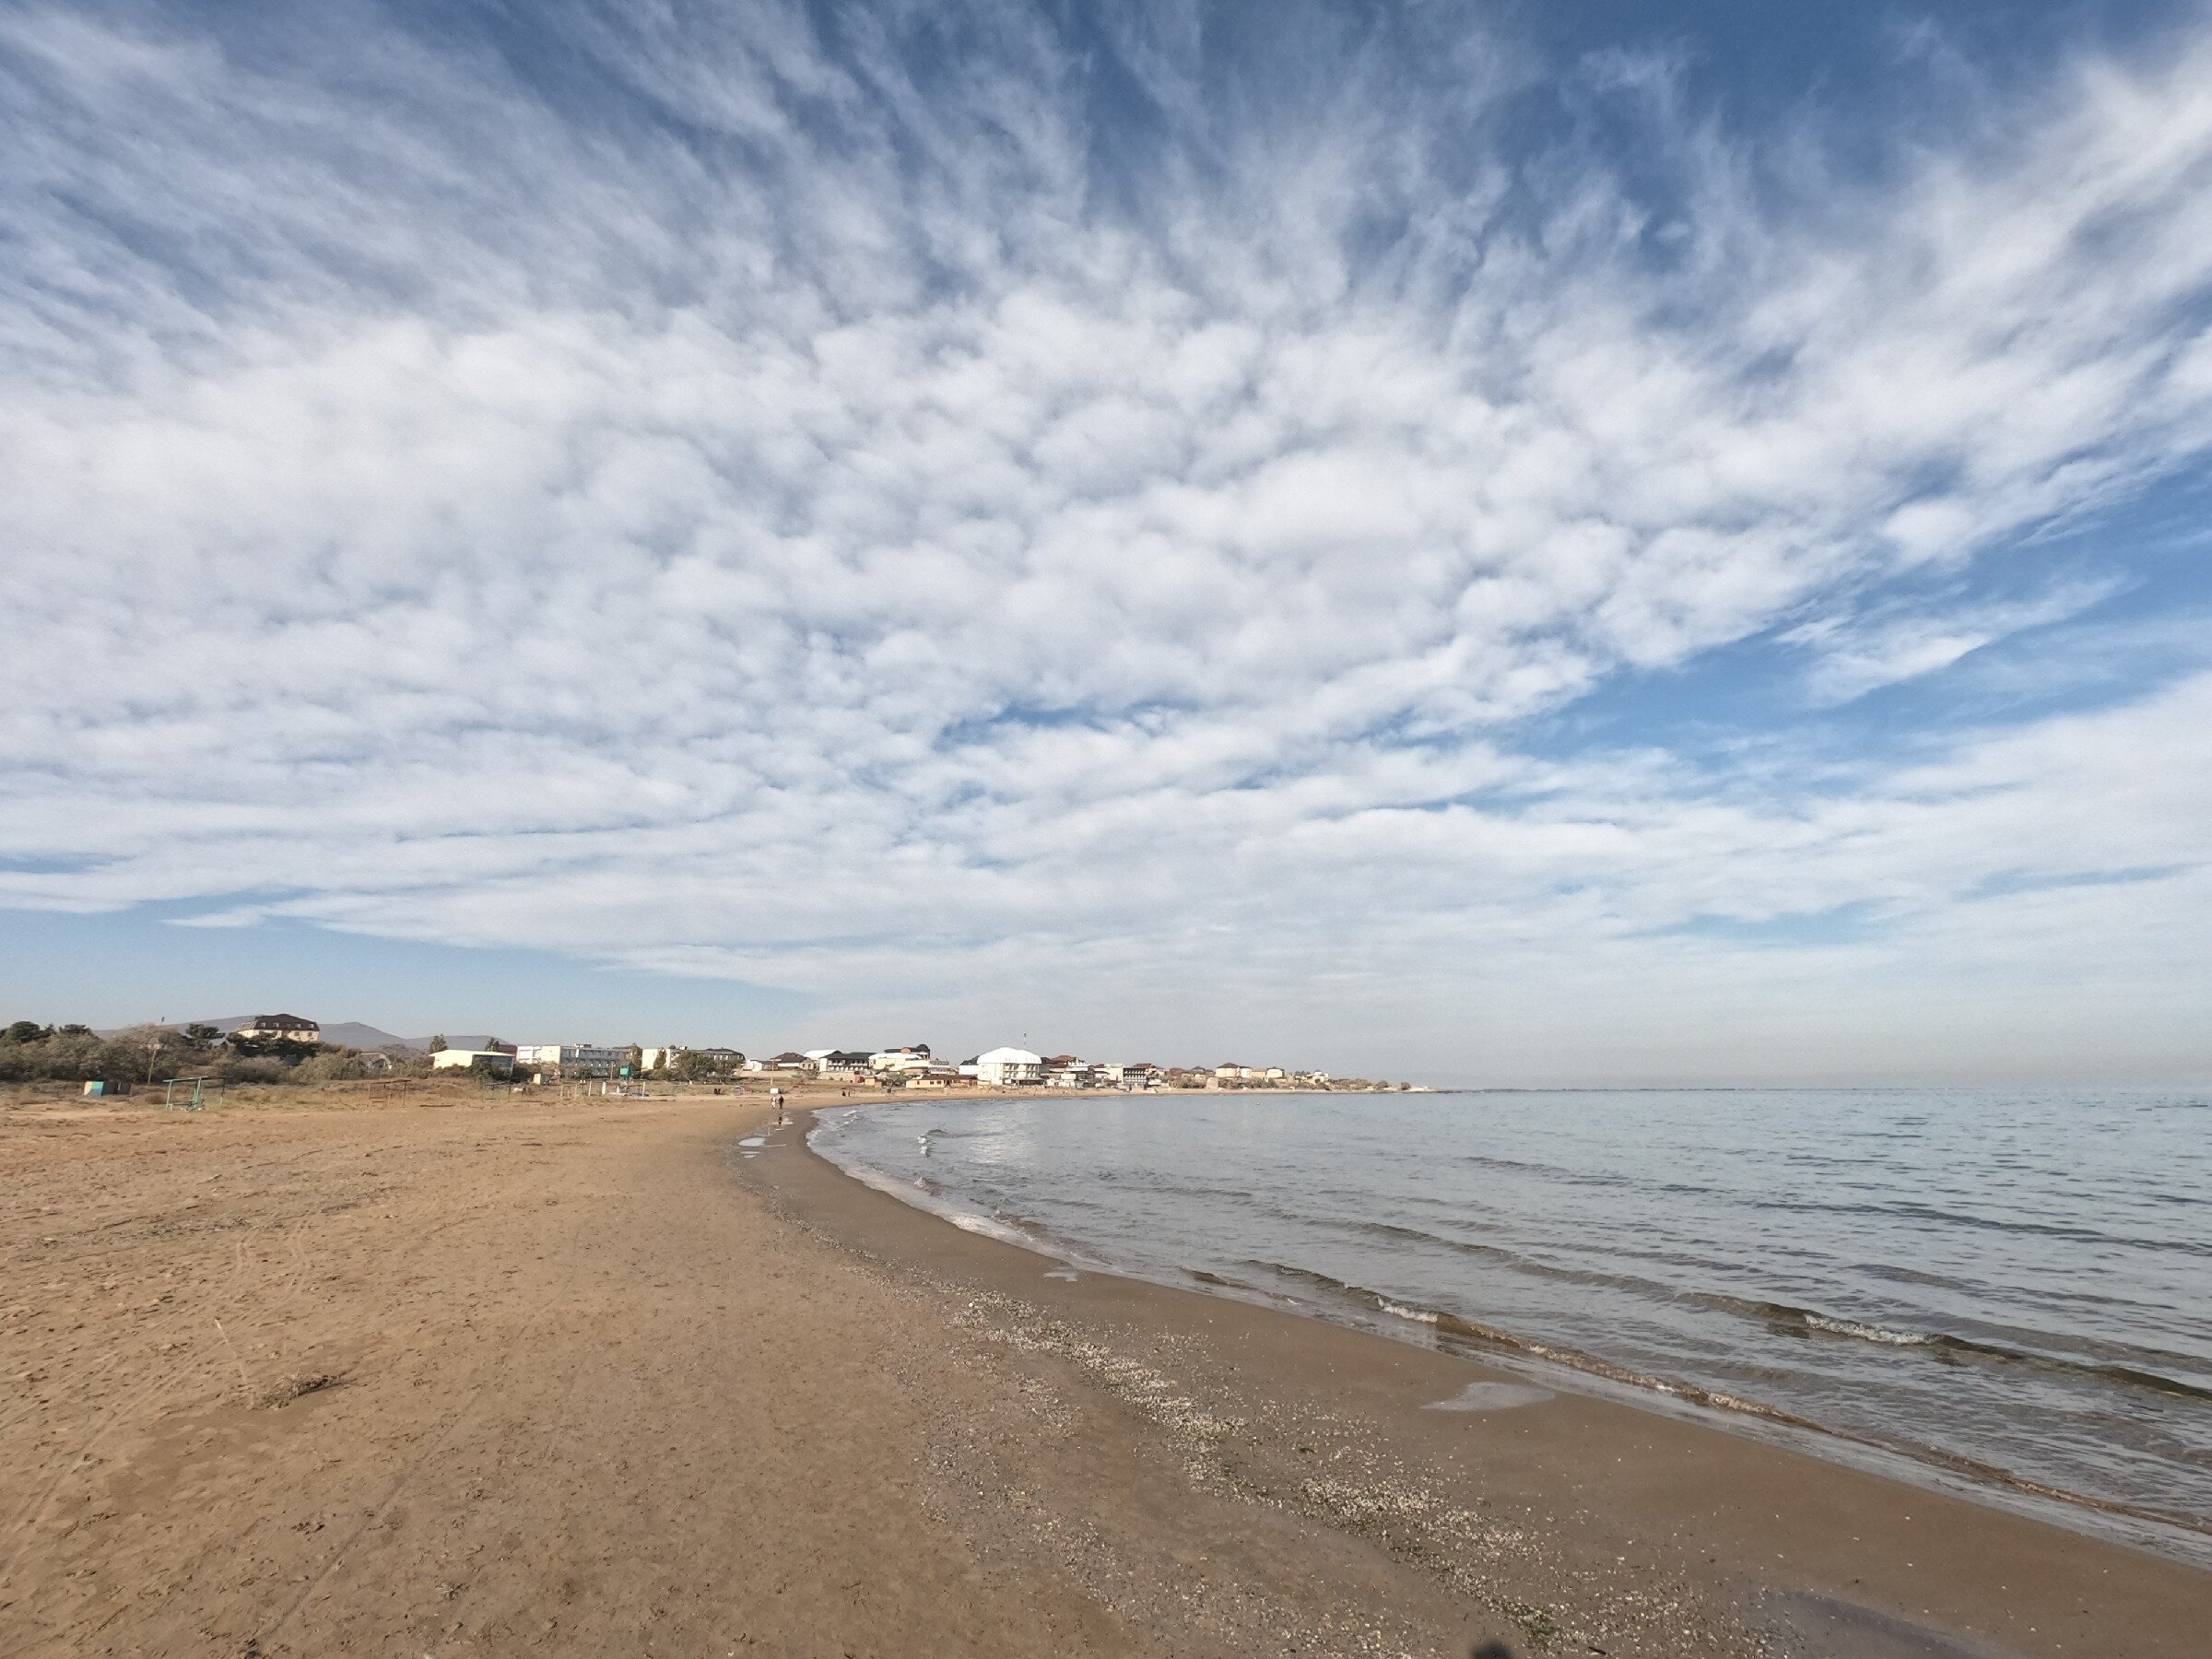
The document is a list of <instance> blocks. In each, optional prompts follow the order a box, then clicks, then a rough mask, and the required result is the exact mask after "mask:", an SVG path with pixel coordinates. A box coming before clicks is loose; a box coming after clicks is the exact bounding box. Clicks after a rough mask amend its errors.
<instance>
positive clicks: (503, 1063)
mask: <svg viewBox="0 0 2212 1659" xmlns="http://www.w3.org/2000/svg"><path fill="white" fill-rule="evenodd" d="M430 1069H431V1070H432V1071H488V1072H497V1073H498V1074H499V1075H500V1077H505V1076H507V1075H508V1074H509V1073H510V1072H512V1070H513V1069H514V1056H513V1055H512V1054H511V1053H508V1052H507V1051H506V1050H505V1049H503V1048H497V1049H456V1048H449V1049H440V1050H439V1051H438V1052H437V1053H434V1054H432V1055H431V1056H430Z"/></svg>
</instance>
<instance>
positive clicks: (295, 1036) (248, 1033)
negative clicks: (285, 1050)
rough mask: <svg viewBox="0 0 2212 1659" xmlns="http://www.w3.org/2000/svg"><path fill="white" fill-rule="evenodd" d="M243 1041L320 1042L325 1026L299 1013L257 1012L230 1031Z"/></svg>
mask: <svg viewBox="0 0 2212 1659" xmlns="http://www.w3.org/2000/svg"><path fill="white" fill-rule="evenodd" d="M230 1035H231V1036H233V1037H235V1038H237V1039H238V1040H239V1041H241V1042H300V1043H314V1044H319V1043H321V1042H322V1041H323V1028H322V1027H321V1026H319V1025H317V1024H316V1023H315V1022H314V1021H313V1020H312V1019H302V1018H300V1016H299V1015H297V1014H256V1015H254V1016H253V1018H251V1019H249V1020H247V1021H246V1023H245V1024H244V1025H242V1026H240V1027H239V1028H238V1030H235V1031H233V1032H231V1033H230Z"/></svg>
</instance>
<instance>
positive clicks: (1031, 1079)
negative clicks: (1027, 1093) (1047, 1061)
mask: <svg viewBox="0 0 2212 1659" xmlns="http://www.w3.org/2000/svg"><path fill="white" fill-rule="evenodd" d="M974 1065H975V1078H976V1081H977V1082H979V1083H994V1084H1007V1083H1041V1082H1043V1081H1044V1056H1043V1055H1042V1054H1032V1053H1030V1051H1029V1050H1028V1049H1018V1048H994V1049H987V1050H985V1051H984V1052H983V1053H980V1054H978V1055H977V1056H976V1057H975V1061H974Z"/></svg>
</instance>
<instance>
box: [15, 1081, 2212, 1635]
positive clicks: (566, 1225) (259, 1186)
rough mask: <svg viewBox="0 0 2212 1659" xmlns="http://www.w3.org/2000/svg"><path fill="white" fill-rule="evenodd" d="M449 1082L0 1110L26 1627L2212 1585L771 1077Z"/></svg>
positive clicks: (1358, 1622)
mask: <svg viewBox="0 0 2212 1659" xmlns="http://www.w3.org/2000/svg"><path fill="white" fill-rule="evenodd" d="M445 1099H446V1100H449V1101H453V1103H450V1104H441V1105H439V1106H438V1107H436V1108H435V1109H426V1108H424V1107H421V1106H418V1105H416V1104H414V1103H411V1102H408V1101H405V1100H393V1101H388V1102H386V1103H384V1104H382V1105H379V1106H377V1107H374V1108H347V1109H333V1108H318V1109H286V1110H278V1109H266V1110H264V1109H240V1110H229V1111H224V1112H209V1113H206V1114H204V1115H201V1116H197V1117H194V1116H187V1115H185V1114H181V1113H176V1114H165V1113H160V1112H147V1111H144V1110H136V1109H130V1108H123V1109H110V1110H106V1111H93V1112H53V1111H32V1112H0V1180H4V1181H5V1182H6V1187H5V1190H6V1193H7V1194H8V1202H7V1204H6V1206H5V1208H4V1209H0V1246H4V1247H5V1250H6V1261H7V1262H8V1263H9V1265H10V1272H9V1277H8V1282H7V1285H6V1290H5V1292H4V1293H0V1380H5V1382H6V1388H5V1390H4V1391H0V1529H5V1530H0V1652H5V1653H11V1654H39V1655H46V1654H53V1655H60V1654H79V1653H88V1654H89V1653H114V1654H142V1653H164V1654H167V1653H181V1654H182V1653H209V1654H227V1655H233V1656H236V1655H248V1654H251V1655H273V1654H278V1653H297V1654H322V1653H391V1654H406V1655H408V1656H409V1659H416V1656H417V1655H421V1654H425V1653H433V1654H439V1655H444V1654H457V1653H524V1652H530V1653H669V1654H692V1653H697V1654H710V1653H712V1654H730V1653H792V1654H823V1655H841V1654H854V1655H860V1654H871V1655H872V1654H883V1655H890V1654H894V1653H896V1654H915V1653H982V1654H997V1653H1005V1654H1016V1653H1021V1654H1032V1653H1076V1654H1088V1653H1101V1654H1103V1653H1141V1654H1154V1653H1157V1654H1163V1655H1164V1654H1261V1653H1266V1654H1279V1653H1377V1654H1399V1653H1404V1654H1419V1655H1430V1654H1454V1655H1461V1656H1464V1655H1465V1654H1467V1653H1469V1652H1470V1651H1471V1650H1472V1649H1474V1648H1475V1647H1476V1646H1477V1645H1478V1644H1481V1643H1488V1642H1497V1643H1502V1644H1504V1645H1505V1647H1506V1650H1507V1651H1510V1652H1512V1653H1515V1654H1520V1655H1529V1654H1535V1653H1592V1652H1595V1653H1606V1654H1610V1655H1631V1654H1641V1655H1677V1654H1709V1653H1710V1654H1739V1653H1740V1654H1747V1655H1748V1654H1753V1653H1762V1652H1764V1653H1801V1654H1860V1655H1868V1656H1885V1655H1890V1654H1939V1653H1996V1654H2006V1653H2012V1654H2019V1655H2023V1656H2024V1655H2030V1654H2043V1653H2085V1654H2086V1653H2097V1654H2107V1655H2131V1656H2132V1655H2160V1654H2174V1655H2180V1654H2183V1653H2190V1654H2194V1653H2200V1652H2202V1651H2203V1644H2202V1632H2203V1631H2204V1630H2206V1628H2212V1576H2207V1575H2205V1574H2202V1573H2198V1572H2195V1571H2192V1570H2190V1569H2187V1568H2183V1567H2180V1566H2175V1565H2171V1564H2169V1563H2166V1562H2163V1561H2160V1560H2157V1559H2152V1558H2150V1557H2147V1556H2143V1555H2138V1554H2136V1553H2134V1552H2132V1551H2129V1550H2126V1549H2124V1548H2121V1547H2115V1546H2111V1545H2106V1544H2101V1543H2099V1542H2095V1541H2092V1540H2088V1539H2086V1538H2081V1537H2077V1536H2075V1535H2071V1534H2067V1533H2064V1532H2059V1531H2055V1530H2053V1529H2050V1528H2047V1527H2043V1526H2041V1525H2038V1524H2034V1523H2032V1522H2029V1521H2025V1520H2021V1519H2018V1518H2016V1517H2013V1516H2009V1515H2006V1514H2003V1513H1999V1512H1994V1511H1989V1510H1985V1509H1982V1508H1979V1507H1977V1506H1974V1505H1971V1504H1967V1503H1963V1502H1959V1501H1957V1500H1950V1499H1946V1498H1942V1497H1939V1496H1935V1495H1933V1494H1929V1493H1926V1492H1923V1491H1918V1490H1915V1489H1913V1488H1907V1487H1903V1486H1899V1485H1895V1484H1892V1483H1890V1482H1888V1481H1885V1480H1882V1479H1880V1478H1878V1477H1871V1476H1865V1475H1859V1474H1855V1473H1853V1472H1852V1471H1849V1470H1845V1469H1841V1468H1837V1467H1833V1466H1830V1465H1825V1464H1822V1463H1818V1462H1817V1461H1814V1460H1811V1459H1807V1458H1804V1457H1801V1456H1797V1455H1795V1454H1794V1453H1789V1452H1786V1451H1782V1450H1778V1449H1776V1448H1772V1447H1769V1446H1763V1445H1759V1444H1756V1443H1753V1442H1750V1441H1743V1440H1740V1439H1738V1438H1736V1437H1734V1436H1730V1435H1725V1434H1720V1433H1717V1432H1714V1431H1712V1430H1707V1429H1704V1428H1702V1427H1700V1426H1699V1425H1696V1424H1688V1423H1682V1422H1677V1421H1674V1420H1672V1419H1669V1418H1663V1417H1660V1416H1657V1415H1654V1414H1652V1413H1647V1412H1641V1411H1637V1410H1633V1409H1631V1408H1629V1407H1626V1406H1618V1405H1616V1404H1611V1403H1608V1402H1605V1401H1599V1400H1592V1399H1586V1398H1581V1397H1577V1396H1574V1395H1572V1394H1564V1393H1558V1394H1547V1396H1546V1397H1541V1398H1537V1397H1532V1394H1531V1391H1530V1390H1529V1388H1528V1385H1527V1383H1526V1382H1525V1380H1524V1379H1521V1378H1513V1377H1507V1376H1505V1375H1503V1374H1502V1373H1494V1372H1489V1371H1485V1370H1484V1369H1483V1368H1481V1367H1479V1366H1477V1365H1473V1364H1471V1363H1469V1362H1467V1361H1465V1360H1463V1359H1455V1358H1453V1357H1450V1356H1447V1355H1442V1354H1439V1353H1435V1352H1431V1351H1429V1350H1425V1349H1422V1348H1418V1347H1410V1346H1407V1345H1404V1344H1397V1343H1392V1342H1388V1341H1385V1340H1383V1339H1382V1338H1379V1337H1374V1336H1370V1335H1362V1334H1360V1333H1357V1332H1350V1331H1345V1330H1340V1329H1336V1328H1335V1327H1331V1326H1326V1325H1322V1324H1315V1323H1313V1322H1311V1321H1306V1320H1301V1319H1299V1318H1296V1317H1293V1316H1289V1315H1286V1314H1280V1313H1277V1312H1273V1311H1270V1310H1266V1309H1260V1308H1252V1307H1247V1306H1244V1305H1241V1304H1237V1303H1232V1302H1229V1301H1225V1300H1219V1299H1216V1298H1210V1297H1206V1296H1203V1295H1198V1294H1192V1293H1182V1292H1177V1291H1174V1290H1171V1289H1163V1288H1159V1287H1155V1286H1150V1285H1145V1284H1140V1283H1136V1282H1135V1281H1130V1280H1124V1279H1119V1278H1113V1277H1099V1276H1093V1275H1089V1274H1082V1275H1078V1276H1077V1277H1073V1278H1069V1277H1057V1275H1060V1274H1061V1273H1063V1272H1064V1270H1061V1269H1058V1268H1056V1267H1055V1265H1054V1264H1053V1263H1052V1262H1050V1261H1049V1260H1046V1259H1044V1258H1041V1257H1039V1256H1037V1255H1034V1254H1032V1253H1028V1252H1025V1251H1021V1250H1018V1249H1016V1248H1013V1247H1011V1246H1008V1245H1005V1244H1001V1243H999V1242H997V1241H993V1240H990V1239H986V1238H982V1237H977V1236H974V1235H971V1234H969V1233H965V1232H962V1231H960V1230H957V1229H955V1228H953V1227H951V1226H949V1225H947V1224H946V1223H944V1222H941V1221H938V1220H936V1219H935V1218H931V1217H928V1216H925V1215H923V1214H921V1213H919V1212H917V1211H914V1210H912V1209H910V1208H908V1207H906V1206H902V1205H900V1204H899V1203H897V1202H896V1201H895V1200H893V1199H890V1198H888V1197H886V1196H885V1195H883V1194H878V1193H876V1192H873V1191H871V1190H869V1189H867V1188H865V1187H863V1186H861V1185H859V1184H858V1183H856V1182H852V1181H849V1180H847V1179H846V1178H845V1177H843V1176H842V1175H841V1174H839V1173H838V1172H837V1171H835V1170H833V1169H831V1168H830V1166H829V1165H827V1164H826V1163H824V1162H822V1161H821V1160H820V1159H817V1158H815V1157H814V1156H813V1155H812V1154H811V1153H809V1152H807V1151H806V1150H805V1149H804V1148H803V1147H802V1146H801V1145H800V1144H799V1141H798V1138H797V1130H796V1128H795V1126H794V1127H792V1128H787V1129H784V1130H782V1131H773V1130H770V1131H768V1132H766V1133H765V1134H763V1132H762V1130H761V1119H762V1112H761V1110H760V1109H759V1107H758V1106H757V1105H752V1104H747V1103H741V1102H734V1101H731V1100H712V1099H700V1100H684V1101H653V1102H618V1101H609V1102H582V1101H571V1102H547V1101H542V1100H531V1101H516V1102H512V1103H509V1102H507V1101H504V1100H500V1101H499V1103H484V1102H481V1101H476V1100H456V1099H455V1097H453V1096H450V1095H449V1096H447V1097H445ZM493 1099H494V1100H498V1097H494V1098H493ZM1163 1109H1168V1108H1163ZM748 1138H759V1139H761V1140H762V1142H763V1144H762V1145H760V1146H758V1147H739V1146H738V1144H737V1143H738V1142H740V1141H741V1140H744V1139H748ZM747 1152H751V1153H752V1154H753V1156H751V1157H747V1156H745V1154H746V1153H747ZM1470 1390H1472V1392H1470ZM1539 1392H1540V1391H1539ZM1447 1403H1448V1404H1450V1405H1452V1406H1455V1407H1457V1408H1455V1409H1431V1407H1435V1406H1443V1405H1445V1404H1447Z"/></svg>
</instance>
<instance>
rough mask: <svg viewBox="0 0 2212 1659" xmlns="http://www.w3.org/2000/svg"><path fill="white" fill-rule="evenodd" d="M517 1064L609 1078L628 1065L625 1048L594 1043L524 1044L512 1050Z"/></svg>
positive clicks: (627, 1053)
mask: <svg viewBox="0 0 2212 1659" xmlns="http://www.w3.org/2000/svg"><path fill="white" fill-rule="evenodd" d="M514 1063H515V1064H516V1065H523V1066H535V1067H539V1068H543V1067H545V1066H558V1067H559V1069H560V1070H562V1071H568V1072H575V1073H577V1074H578V1075H579V1076H582V1077H612V1076H614V1074H615V1073H616V1072H618V1071H619V1070H620V1069H621V1068H622V1067H623V1066H625V1065H629V1050H628V1049H626V1048H602V1047H600V1046H599V1045H598V1044H597V1043H594V1042H525V1043H524V1044H522V1045H521V1046H520V1047H519V1048H517V1049H516V1050H515V1051H514Z"/></svg>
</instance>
